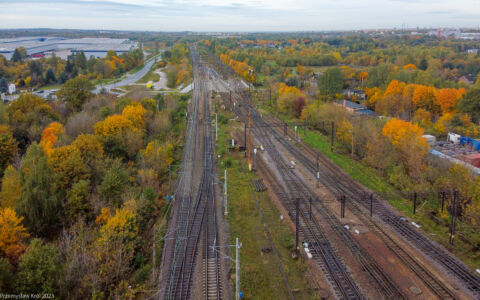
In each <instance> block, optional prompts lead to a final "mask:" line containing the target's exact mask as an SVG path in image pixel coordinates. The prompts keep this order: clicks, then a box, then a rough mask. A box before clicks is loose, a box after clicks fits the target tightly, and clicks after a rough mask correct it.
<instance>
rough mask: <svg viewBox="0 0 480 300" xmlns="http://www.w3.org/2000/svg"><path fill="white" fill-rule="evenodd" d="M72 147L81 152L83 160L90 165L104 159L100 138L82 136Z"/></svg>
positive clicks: (78, 137) (89, 135)
mask: <svg viewBox="0 0 480 300" xmlns="http://www.w3.org/2000/svg"><path fill="white" fill-rule="evenodd" d="M72 146H74V147H75V148H77V149H78V150H79V151H80V155H81V156H82V158H83V160H84V161H85V162H86V163H87V164H90V163H91V162H92V161H94V160H95V159H97V158H101V157H103V154H104V150H103V145H102V143H101V142H100V141H99V140H98V137H96V136H94V135H92V134H81V135H79V136H77V138H76V139H75V141H73V143H72Z"/></svg>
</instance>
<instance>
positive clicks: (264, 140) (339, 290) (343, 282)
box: [234, 95, 406, 299]
mask: <svg viewBox="0 0 480 300" xmlns="http://www.w3.org/2000/svg"><path fill="white" fill-rule="evenodd" d="M234 97H237V95H234ZM244 98H245V95H243V97H240V101H239V103H242V102H243V105H242V106H243V109H242V108H241V107H240V105H239V108H235V113H236V114H237V115H238V116H239V117H240V118H242V117H243V118H244V119H245V116H246V115H247V113H246V111H245V107H248V104H247V103H245V101H242V100H243V99H244ZM242 112H243V113H242ZM253 119H254V122H255V124H260V126H254V129H253V130H254V131H255V132H256V137H257V139H258V140H260V141H261V144H262V145H263V146H264V147H265V148H266V150H267V152H268V154H269V155H270V156H271V157H272V161H273V162H274V163H275V164H277V167H278V168H279V169H280V172H279V174H281V176H280V177H282V179H283V182H284V183H286V184H285V188H284V187H283V186H282V185H281V184H276V185H275V188H274V190H275V192H276V193H277V195H278V196H279V198H280V200H281V202H282V204H283V205H284V207H285V208H286V209H287V210H288V211H289V212H290V213H291V215H290V216H291V217H292V215H293V216H295V214H296V210H295V207H293V204H292V199H293V197H302V198H304V199H308V198H309V197H313V196H314V192H313V191H311V190H309V188H308V187H307V186H306V185H304V184H303V185H301V186H298V184H294V186H292V183H296V182H301V179H300V178H299V177H298V176H297V175H296V174H295V173H294V172H292V171H291V170H290V168H289V166H288V165H287V164H286V163H285V162H284V161H283V159H282V157H281V156H280V154H279V153H278V151H277V149H276V148H275V146H274V145H273V142H272V141H271V140H269V137H272V134H271V132H269V130H268V129H267V128H268V127H267V126H265V125H267V124H266V123H265V122H264V121H263V119H262V118H261V117H260V116H258V114H255V111H254V114H253ZM245 122H246V120H245ZM265 169H266V170H268V168H265ZM270 179H271V180H272V181H276V179H275V176H273V175H272V174H271V173H270ZM292 191H293V193H292ZM288 192H290V195H288ZM303 206H304V204H303V203H302V204H301V207H302V208H301V209H300V210H299V211H300V213H301V218H300V226H299V227H300V232H301V233H302V235H303V237H304V240H305V241H307V242H308V243H309V245H310V247H311V248H312V249H311V254H312V255H313V257H314V258H315V260H316V261H317V263H318V264H319V265H320V267H321V269H322V270H323V271H324V273H325V274H326V275H327V280H328V281H329V283H330V284H331V287H332V290H333V291H334V292H335V294H336V296H337V297H338V298H346V299H361V298H362V297H363V296H362V295H361V292H360V291H359V289H358V287H357V286H356V285H355V283H354V282H353V280H352V279H351V276H350V275H349V274H348V272H347V271H346V267H345V265H344V263H343V262H342V260H341V259H340V258H339V257H338V254H336V253H335V250H334V249H333V247H332V246H331V244H330V243H329V242H328V239H327V238H326V236H325V234H324V233H323V232H322V230H321V227H320V225H319V224H318V222H317V220H316V219H315V218H308V219H305V213H304V210H303ZM327 211H328V210H327V209H326V207H322V209H320V210H319V212H320V215H321V216H322V219H324V220H327V221H328V225H329V226H330V228H332V229H333V230H334V231H335V232H336V233H337V234H338V235H339V236H340V237H341V239H342V240H343V241H344V242H345V244H346V245H347V246H348V248H349V250H350V251H351V253H352V254H353V255H354V257H355V259H357V261H358V262H359V263H360V264H361V266H362V268H363V270H365V271H366V272H367V273H368V274H369V275H370V276H371V277H372V279H374V282H375V284H376V286H377V288H378V290H379V291H380V292H381V294H382V295H383V297H384V298H385V299H405V298H406V297H405V295H404V294H403V293H402V292H401V291H400V290H399V288H398V287H397V286H395V284H394V283H393V282H392V280H391V279H390V278H389V276H388V275H387V274H386V273H385V272H384V271H383V270H382V269H381V268H380V267H379V266H378V265H377V264H376V262H375V260H374V259H373V258H372V257H371V256H370V255H369V254H368V253H367V252H365V251H364V250H363V248H361V247H359V246H358V244H357V243H356V241H354V239H353V237H352V236H351V234H350V233H349V232H348V231H346V230H345V228H343V226H342V225H341V224H340V222H339V221H338V220H337V219H335V218H334V217H332V215H331V214H328V213H326V212H327ZM292 220H293V219H292Z"/></svg>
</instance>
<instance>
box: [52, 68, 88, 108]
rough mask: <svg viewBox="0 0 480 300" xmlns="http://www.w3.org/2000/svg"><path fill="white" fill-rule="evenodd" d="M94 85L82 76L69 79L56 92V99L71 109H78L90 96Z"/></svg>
mask: <svg viewBox="0 0 480 300" xmlns="http://www.w3.org/2000/svg"><path fill="white" fill-rule="evenodd" d="M94 88H95V87H94V85H93V84H92V83H91V82H90V81H88V79H87V78H85V77H83V76H78V77H76V78H73V79H70V80H68V81H67V82H65V84H64V85H63V86H62V87H61V88H60V90H59V91H58V93H57V96H58V99H59V100H60V101H62V102H64V103H65V104H66V105H67V106H68V107H69V108H70V109H72V110H73V111H79V110H80V109H81V108H82V106H83V104H84V103H85V102H86V101H87V99H88V98H90V97H91V96H92V93H91V91H92V90H93V89H94Z"/></svg>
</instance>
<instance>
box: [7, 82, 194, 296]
mask: <svg viewBox="0 0 480 300" xmlns="http://www.w3.org/2000/svg"><path fill="white" fill-rule="evenodd" d="M92 89H93V86H92V85H91V83H90V82H89V81H88V79H87V78H86V77H84V76H82V75H80V76H78V77H75V78H73V79H70V80H68V81H67V82H66V83H65V84H64V85H63V86H62V87H61V88H60V90H59V92H58V98H59V101H58V102H52V101H46V100H44V99H42V98H40V97H37V96H35V95H32V94H22V95H21V96H20V97H19V98H18V100H16V101H14V102H12V103H10V104H8V105H5V104H3V103H0V153H1V155H0V175H1V177H2V180H1V189H0V235H1V237H0V290H1V291H2V292H3V293H16V294H18V293H27V294H28V293H51V294H54V295H55V296H56V297H58V298H63V299H86V298H94V299H111V298H119V299H124V298H129V297H134V296H135V295H145V293H148V290H149V289H150V290H151V285H152V284H153V283H152V282H153V281H152V278H151V276H152V268H154V267H158V265H153V262H154V261H156V262H157V263H159V262H160V258H161V250H162V247H161V239H160V237H159V238H158V241H159V243H160V244H155V245H153V244H152V241H153V235H154V234H159V233H158V232H161V231H160V229H161V226H160V225H158V224H157V225H156V222H157V220H162V219H163V218H165V216H166V215H165V214H166V208H167V205H168V204H167V203H166V200H165V199H166V197H165V196H166V194H167V192H168V188H169V186H168V178H169V170H170V167H172V168H174V166H172V165H173V163H174V161H175V160H177V159H179V153H180V152H181V151H178V147H179V145H180V144H181V141H182V132H183V124H184V122H183V119H184V116H185V111H186V101H187V99H188V98H189V95H176V94H169V95H167V96H162V95H161V94H158V95H156V96H155V97H153V98H152V97H151V94H149V93H147V92H144V91H142V90H132V91H131V92H130V93H129V94H128V95H127V96H123V97H116V96H113V95H110V94H99V95H94V94H92V93H91V90H92ZM159 222H160V223H161V221H159ZM161 224H163V223H161ZM152 247H155V250H156V257H155V258H154V257H152V253H154V251H153V248H152Z"/></svg>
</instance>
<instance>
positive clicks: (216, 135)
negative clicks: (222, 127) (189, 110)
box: [215, 113, 218, 141]
mask: <svg viewBox="0 0 480 300" xmlns="http://www.w3.org/2000/svg"><path fill="white" fill-rule="evenodd" d="M215 141H218V115H217V113H215Z"/></svg>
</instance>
